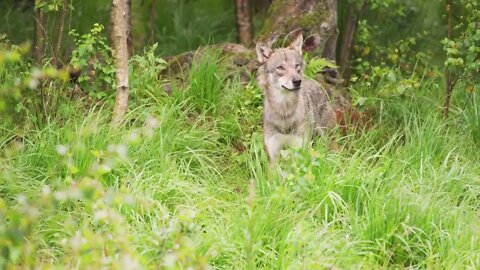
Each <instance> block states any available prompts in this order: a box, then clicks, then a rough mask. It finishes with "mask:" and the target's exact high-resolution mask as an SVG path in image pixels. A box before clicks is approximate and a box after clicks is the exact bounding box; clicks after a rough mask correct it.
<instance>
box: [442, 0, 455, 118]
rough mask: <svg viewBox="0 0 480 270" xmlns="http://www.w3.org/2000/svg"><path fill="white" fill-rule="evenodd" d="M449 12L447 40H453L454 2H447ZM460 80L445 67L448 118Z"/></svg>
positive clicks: (445, 103)
mask: <svg viewBox="0 0 480 270" xmlns="http://www.w3.org/2000/svg"><path fill="white" fill-rule="evenodd" d="M446 11H447V16H446V18H447V38H448V39H450V40H451V39H452V38H453V0H446ZM457 80H458V78H456V77H455V75H454V74H453V72H452V71H450V70H448V68H447V67H445V102H444V105H443V115H444V116H445V118H447V117H448V114H449V112H450V100H451V98H452V93H453V89H454V88H455V85H456V84H457Z"/></svg>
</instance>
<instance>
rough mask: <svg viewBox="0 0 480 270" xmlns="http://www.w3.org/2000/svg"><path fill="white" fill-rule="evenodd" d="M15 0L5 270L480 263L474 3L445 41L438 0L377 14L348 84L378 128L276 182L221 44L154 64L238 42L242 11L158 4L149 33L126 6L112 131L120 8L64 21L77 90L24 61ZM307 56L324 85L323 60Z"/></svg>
mask: <svg viewBox="0 0 480 270" xmlns="http://www.w3.org/2000/svg"><path fill="white" fill-rule="evenodd" d="M13 2H14V1H4V2H2V3H0V10H1V12H0V20H1V22H7V23H5V24H0V119H1V121H0V171H1V173H0V269H15V268H56V267H59V268H79V269H84V268H87V269H97V268H102V267H106V268H125V269H144V268H153V269H156V268H166V269H206V268H209V269H210V268H219V269H255V268H258V269H328V268H330V267H332V268H334V269H337V268H339V269H402V268H422V269H477V268H478V267H479V266H480V238H479V237H480V155H479V154H478V152H479V150H480V98H479V97H478V95H477V92H478V91H479V90H480V85H479V81H478V78H479V77H478V74H479V66H480V64H479V58H478V55H479V54H480V43H479V41H480V29H479V21H480V20H479V13H478V5H477V4H476V2H475V1H458V3H460V2H461V3H463V4H465V6H464V7H462V6H460V7H459V8H458V6H457V9H455V12H456V13H455V14H454V15H455V18H451V19H452V21H453V22H452V24H455V27H452V28H451V29H450V30H452V31H453V33H452V35H451V36H450V39H444V38H445V37H446V36H447V34H446V32H447V30H448V29H449V26H448V25H446V23H445V16H448V13H445V11H444V7H445V3H444V2H442V1H436V2H435V1H428V3H427V1H425V2H423V1H414V0H405V1H372V2H373V3H374V4H373V6H371V9H369V10H367V11H366V13H365V14H364V15H363V17H362V20H360V21H359V28H358V31H357V33H356V43H355V46H354V47H353V52H352V53H353V57H352V61H351V62H350V66H349V70H350V71H349V73H350V74H349V77H348V81H347V82H346V83H345V84H344V88H345V91H346V92H348V93H349V95H350V96H351V97H352V103H353V104H354V106H355V108H356V109H357V110H358V112H359V114H360V115H361V116H362V119H363V118H365V119H367V120H366V121H364V122H368V123H363V124H362V125H360V126H359V127H357V128H354V127H348V132H347V133H346V134H345V133H342V132H340V131H339V132H338V133H337V134H336V135H335V136H336V138H337V141H338V145H339V149H338V150H337V151H331V150H328V148H327V147H326V143H323V142H322V141H321V139H319V140H318V141H317V142H316V143H315V144H314V146H313V147H312V148H309V149H294V150H291V151H286V152H285V153H284V157H283V159H282V161H281V164H280V166H279V167H280V168H279V172H278V173H272V172H271V171H269V167H268V161H267V158H266V155H265V152H264V149H263V142H262V127H261V118H262V117H261V114H262V100H263V96H262V92H261V90H260V89H258V87H257V86H256V83H255V79H254V78H250V79H249V80H248V81H244V80H242V79H241V78H240V77H239V76H232V75H231V73H230V72H231V70H230V69H229V67H227V66H225V65H224V61H223V60H224V59H223V57H222V55H221V54H220V52H218V51H216V50H207V51H206V52H203V53H202V54H199V55H198V57H196V58H195V60H194V61H193V64H192V67H191V68H190V69H189V70H188V73H187V74H180V75H179V74H177V76H178V77H179V78H176V79H175V80H173V79H172V78H171V77H169V76H167V75H164V74H163V73H162V71H164V70H165V69H166V68H167V64H166V62H165V60H163V59H162V58H161V57H162V56H165V55H172V54H177V53H181V52H184V51H188V50H195V49H196V48H197V47H198V46H200V45H204V44H209V43H210V44H211V43H216V42H220V41H234V37H235V26H234V24H235V18H234V15H233V6H232V3H230V2H228V3H227V1H219V0H218V1H217V0H201V1H180V2H178V1H169V0H165V1H157V2H158V3H157V7H156V9H155V10H156V11H157V14H156V15H155V16H156V17H155V18H156V19H155V21H154V25H156V27H154V28H149V26H151V24H149V22H148V19H149V17H148V14H150V12H151V8H150V6H149V3H151V1H145V3H144V4H143V5H141V3H140V2H143V1H132V2H133V3H132V4H133V6H132V10H133V11H132V12H133V13H134V14H137V16H133V17H132V21H133V23H132V26H133V36H134V37H136V38H135V39H134V48H135V54H134V55H133V56H132V57H131V58H130V60H129V80H130V97H131V98H130V103H129V111H128V113H127V116H126V120H125V122H124V123H123V125H122V126H121V127H119V128H112V127H111V126H110V124H109V123H110V119H111V112H112V109H111V108H112V103H113V99H114V93H115V92H114V89H115V88H114V87H113V86H112V84H114V73H115V67H114V65H113V60H112V57H111V48H110V45H109V41H108V38H107V34H106V31H105V29H104V26H108V10H109V1H93V0H91V1H90V0H89V1H78V3H77V1H75V3H74V5H73V7H72V8H73V9H72V10H71V11H69V12H71V19H70V20H71V21H70V22H69V26H68V29H66V34H65V41H64V43H63V46H62V48H63V49H62V52H63V54H64V55H65V58H64V59H62V62H64V64H65V65H67V64H71V65H77V66H79V67H82V68H83V69H84V70H87V72H86V73H85V72H84V73H82V74H81V75H80V77H79V79H78V86H79V88H81V90H79V89H78V88H77V87H75V86H74V84H73V83H72V82H71V80H70V77H69V74H68V71H67V70H65V69H63V68H61V67H58V68H57V67H54V66H52V65H50V64H49V62H50V59H47V58H48V57H47V56H45V59H43V61H42V62H41V63H36V62H35V61H34V60H33V59H32V58H33V57H32V54H31V50H32V48H31V46H29V45H28V44H27V43H24V42H27V41H28V40H31V38H30V37H31V36H33V23H32V24H31V25H29V26H25V16H27V15H25V14H28V12H30V13H31V12H33V10H31V9H24V8H22V7H21V6H16V5H13V4H12V3H13ZM18 2H22V1H18ZM23 2H28V1H23ZM54 2H61V1H52V3H54ZM350 2H352V3H357V2H361V1H350ZM350 2H348V1H340V2H339V12H340V14H341V15H340V18H342V14H343V13H345V12H346V10H347V7H348V4H350ZM376 2H379V3H380V4H378V3H377V4H375V3H376ZM434 2H435V3H434ZM447 2H449V1H447ZM382 3H383V4H382ZM468 4H471V5H473V6H472V7H471V8H468V6H466V5H468ZM465 7H467V8H465ZM452 8H453V7H452ZM86 14H87V15H86ZM442 14H443V15H444V17H443V18H442ZM140 15H142V16H140ZM28 16H31V14H30V15H28ZM263 16H264V13H263V12H262V11H261V10H260V11H256V17H255V24H256V26H257V28H258V27H260V25H261V23H262V18H263ZM392 17H394V18H395V19H391V18H392ZM56 18H58V14H57V11H55V10H53V11H51V13H50V16H49V17H48V19H47V21H46V26H47V27H50V28H51V29H52V30H51V31H52V32H53V29H54V28H55V19H56ZM142 20H143V21H142ZM29 22H30V21H29ZM94 23H95V24H94ZM339 25H340V26H341V25H342V21H339ZM413 29H419V30H418V31H416V30H413ZM426 29H430V32H429V33H427V32H425V31H424V30H426ZM67 32H70V33H69V34H67ZM2 33H3V34H2ZM53 33H54V32H53ZM442 40H443V41H442ZM155 43H157V44H155ZM154 44H155V45H154ZM47 55H49V54H47ZM305 58H306V59H307V60H308V61H310V63H311V64H312V65H311V67H310V68H309V69H307V74H313V73H314V72H315V71H317V70H316V67H315V63H319V61H320V60H318V59H317V58H312V57H311V56H309V55H306V56H305ZM92 59H94V60H95V61H93V62H94V64H91V63H92ZM159 74H161V75H159ZM445 76H450V77H451V78H456V80H454V81H455V83H454V85H453V86H452V87H453V95H452V103H451V104H450V113H449V116H448V117H445V116H444V99H445V88H446V83H447V84H448V80H446V77H445Z"/></svg>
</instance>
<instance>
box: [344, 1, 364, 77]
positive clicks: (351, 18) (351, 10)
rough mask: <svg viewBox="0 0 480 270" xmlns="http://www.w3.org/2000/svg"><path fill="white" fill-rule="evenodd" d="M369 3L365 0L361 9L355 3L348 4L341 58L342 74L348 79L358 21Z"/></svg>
mask: <svg viewBox="0 0 480 270" xmlns="http://www.w3.org/2000/svg"><path fill="white" fill-rule="evenodd" d="M367 4H368V1H367V0H365V1H363V3H362V6H361V7H360V9H359V8H358V7H357V6H356V5H355V4H350V5H349V6H348V11H347V18H346V22H345V27H344V29H343V34H342V43H341V44H340V59H339V65H340V74H341V76H342V77H343V78H344V79H348V77H349V74H348V67H349V66H350V57H351V54H352V47H353V42H354V39H355V33H356V31H357V26H358V22H359V20H360V18H361V17H362V16H363V13H365V10H366V8H367Z"/></svg>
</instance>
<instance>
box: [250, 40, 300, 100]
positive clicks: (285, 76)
mask: <svg viewBox="0 0 480 270" xmlns="http://www.w3.org/2000/svg"><path fill="white" fill-rule="evenodd" d="M302 45H303V36H302V35H299V36H298V37H297V38H296V39H295V40H294V41H293V42H292V44H290V46H288V47H286V48H279V49H276V50H272V49H271V48H270V47H269V46H268V45H266V44H265V43H262V42H259V43H257V46H256V50H257V57H258V61H259V62H260V63H261V64H262V65H263V67H262V68H263V72H264V75H265V77H264V78H263V79H264V80H266V81H265V82H264V84H266V87H267V88H273V89H278V90H283V89H286V90H289V91H296V90H299V89H300V87H301V85H302V72H303V58H302Z"/></svg>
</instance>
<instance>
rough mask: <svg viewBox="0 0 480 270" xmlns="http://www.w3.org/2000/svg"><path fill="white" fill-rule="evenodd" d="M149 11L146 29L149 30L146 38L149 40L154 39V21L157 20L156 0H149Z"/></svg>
mask: <svg viewBox="0 0 480 270" xmlns="http://www.w3.org/2000/svg"><path fill="white" fill-rule="evenodd" d="M149 8H150V12H149V17H148V28H149V29H148V30H150V33H149V34H150V36H149V38H148V40H149V42H151V41H152V40H155V29H156V25H155V24H156V22H157V0H152V2H150V6H149Z"/></svg>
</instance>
